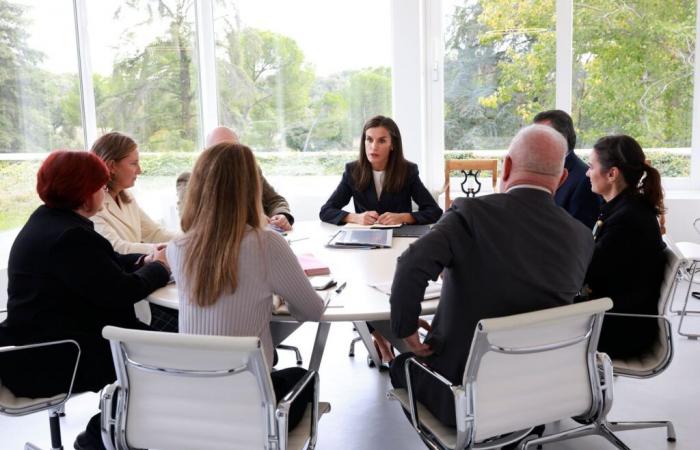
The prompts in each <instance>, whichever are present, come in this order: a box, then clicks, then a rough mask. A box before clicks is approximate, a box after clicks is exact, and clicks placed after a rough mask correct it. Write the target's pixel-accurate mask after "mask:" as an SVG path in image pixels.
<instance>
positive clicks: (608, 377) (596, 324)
mask: <svg viewBox="0 0 700 450" xmlns="http://www.w3.org/2000/svg"><path fill="white" fill-rule="evenodd" d="M602 318H603V313H597V314H595V315H594V316H593V318H592V319H591V322H590V324H589V326H588V330H587V332H586V333H585V334H584V335H581V336H578V337H576V338H573V339H569V340H567V341H562V342H558V343H553V344H548V345H542V346H533V347H519V348H504V347H499V346H496V345H493V344H491V343H490V342H489V341H488V337H487V334H486V333H485V332H484V331H483V329H482V325H481V323H479V324H478V325H477V329H476V331H475V333H474V339H473V341H472V347H471V350H470V358H469V361H468V363H467V364H468V365H467V367H466V371H465V377H464V379H465V380H466V382H465V385H464V386H461V385H459V386H455V385H453V384H452V383H451V382H450V381H449V380H448V379H447V378H445V377H444V376H442V375H441V374H440V373H438V372H437V371H435V370H433V369H431V368H430V367H428V366H427V365H426V364H425V363H423V362H420V361H418V360H417V359H416V358H415V357H412V358H409V359H408V360H407V362H406V365H405V367H404V370H405V373H406V384H407V387H408V398H409V406H410V411H409V413H410V419H411V425H412V426H413V428H414V430H415V431H416V432H417V433H418V435H419V437H420V438H421V440H422V441H423V442H424V443H425V444H426V445H427V446H428V448H430V449H433V450H456V449H460V450H461V449H472V448H473V449H492V448H499V447H502V446H504V445H507V444H510V443H513V442H517V441H519V440H522V442H521V444H520V447H519V448H520V449H527V448H530V446H540V445H542V444H545V443H551V442H557V441H562V440H565V439H571V438H574V437H581V436H587V435H592V434H597V435H600V436H602V437H604V438H605V439H607V440H608V441H610V442H611V443H612V444H613V445H615V446H616V447H617V448H619V449H628V448H629V447H627V446H626V445H625V444H624V443H623V442H622V441H621V440H620V439H619V438H618V437H617V436H615V434H614V433H613V431H612V429H611V428H610V424H609V423H608V422H607V421H606V416H607V413H608V412H609V410H610V408H611V407H612V400H613V392H612V379H613V372H612V364H611V362H610V359H609V358H608V356H607V355H605V354H603V353H597V352H596V348H597V346H598V336H599V334H600V328H601V325H602ZM585 340H588V346H587V351H586V354H587V366H588V377H589V384H590V387H591V395H592V397H591V400H592V401H591V408H590V410H589V411H588V413H587V414H585V415H584V416H582V417H577V418H576V420H578V421H580V422H583V423H584V425H582V426H580V427H577V428H574V429H570V430H565V431H562V432H559V433H556V434H552V435H548V436H544V437H538V438H534V437H527V436H528V434H529V433H530V431H531V430H532V428H528V429H524V430H518V431H515V432H512V433H509V434H507V435H504V436H499V437H494V438H492V439H488V440H486V441H482V442H476V428H475V426H474V422H475V396H476V394H477V373H478V370H479V366H480V364H481V359H482V358H483V357H484V355H486V354H487V353H488V352H498V353H505V354H512V355H517V354H531V353H540V352H546V351H552V350H557V349H561V348H565V347H569V346H572V345H575V344H578V343H580V342H583V341H585ZM411 366H415V367H416V368H420V369H421V370H422V371H424V372H425V373H427V374H428V375H430V376H432V377H433V378H435V379H436V380H437V381H439V382H440V383H441V384H442V385H443V386H445V387H446V388H448V389H450V390H451V391H452V394H453V396H454V401H455V414H456V432H457V439H456V444H455V446H454V447H449V446H447V445H446V444H445V443H444V442H442V441H441V440H440V439H439V438H437V437H436V436H434V435H433V434H432V433H431V432H430V431H429V430H427V429H425V428H424V427H423V426H422V423H421V421H420V418H419V417H418V405H417V400H416V397H415V395H414V393H413V383H412V378H411V370H410V369H411Z"/></svg>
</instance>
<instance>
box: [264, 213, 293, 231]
mask: <svg viewBox="0 0 700 450" xmlns="http://www.w3.org/2000/svg"><path fill="white" fill-rule="evenodd" d="M267 223H269V224H270V225H272V226H274V227H277V228H279V229H280V230H282V231H289V230H291V229H292V224H291V223H289V219H287V216H285V215H284V214H275V215H274V216H272V217H268V218H267Z"/></svg>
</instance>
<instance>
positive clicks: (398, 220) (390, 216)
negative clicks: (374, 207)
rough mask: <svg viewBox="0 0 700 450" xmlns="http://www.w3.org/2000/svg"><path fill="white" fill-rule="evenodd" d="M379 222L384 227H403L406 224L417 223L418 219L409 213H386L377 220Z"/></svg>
mask: <svg viewBox="0 0 700 450" xmlns="http://www.w3.org/2000/svg"><path fill="white" fill-rule="evenodd" d="M377 222H378V223H380V224H382V225H401V224H404V223H409V224H410V223H415V222H416V219H414V218H413V216H412V215H411V214H409V213H391V212H385V213H384V214H382V215H381V216H379V217H378V218H377Z"/></svg>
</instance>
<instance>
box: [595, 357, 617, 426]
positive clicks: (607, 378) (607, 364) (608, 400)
mask: <svg viewBox="0 0 700 450" xmlns="http://www.w3.org/2000/svg"><path fill="white" fill-rule="evenodd" d="M596 365H597V366H598V375H599V377H600V390H601V393H602V396H603V398H602V400H603V405H602V407H601V410H600V411H599V413H600V414H601V415H600V416H599V417H602V418H605V417H606V416H607V415H608V412H610V408H612V403H613V365H612V361H611V360H610V357H609V356H608V355H607V353H600V352H597V353H596Z"/></svg>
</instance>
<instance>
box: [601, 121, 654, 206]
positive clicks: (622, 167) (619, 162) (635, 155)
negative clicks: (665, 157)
mask: <svg viewBox="0 0 700 450" xmlns="http://www.w3.org/2000/svg"><path fill="white" fill-rule="evenodd" d="M593 151H594V152H596V156H597V157H598V161H599V162H600V165H601V167H602V168H603V170H610V169H611V168H613V167H617V168H618V170H619V171H620V173H622V177H623V178H624V180H625V183H627V189H628V190H630V191H632V192H635V193H636V194H637V195H639V196H641V197H642V198H643V199H644V200H645V201H646V202H647V203H648V204H649V206H651V207H652V208H653V209H654V211H655V212H656V215H661V214H663V213H664V211H665V208H664V192H663V189H662V188H661V175H660V174H659V171H658V170H656V169H654V168H653V167H651V166H650V165H649V164H647V162H646V156H645V155H644V150H642V147H641V146H640V145H639V143H638V142H637V141H635V140H634V138H632V137H630V136H626V135H624V134H618V135H613V136H605V137H602V138H600V139H598V141H597V142H596V143H595V144H594V145H593ZM640 182H641V183H640Z"/></svg>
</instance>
